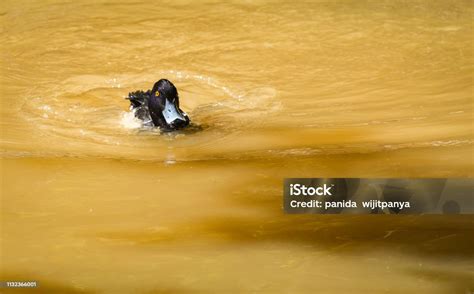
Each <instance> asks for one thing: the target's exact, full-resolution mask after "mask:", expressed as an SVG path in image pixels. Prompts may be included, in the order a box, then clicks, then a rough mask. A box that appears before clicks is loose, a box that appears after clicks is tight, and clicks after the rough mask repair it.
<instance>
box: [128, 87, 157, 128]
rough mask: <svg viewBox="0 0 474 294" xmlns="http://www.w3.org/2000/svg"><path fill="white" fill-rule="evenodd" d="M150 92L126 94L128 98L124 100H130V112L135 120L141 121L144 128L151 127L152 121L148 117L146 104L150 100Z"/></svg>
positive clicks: (148, 111) (148, 112)
mask: <svg viewBox="0 0 474 294" xmlns="http://www.w3.org/2000/svg"><path fill="white" fill-rule="evenodd" d="M150 94H151V92H150V90H148V91H146V92H144V91H135V92H131V93H128V97H127V98H125V99H128V100H130V110H132V111H133V113H134V115H135V117H136V118H138V119H140V120H142V121H143V125H145V126H153V121H152V119H151V116H150V110H149V108H148V102H149V100H150Z"/></svg>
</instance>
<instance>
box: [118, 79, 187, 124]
mask: <svg viewBox="0 0 474 294" xmlns="http://www.w3.org/2000/svg"><path fill="white" fill-rule="evenodd" d="M126 99H128V100H129V101H130V109H131V110H132V111H133V113H134V114H135V117H136V118H138V119H140V120H141V121H142V122H143V125H144V126H149V127H159V128H160V130H162V131H165V132H170V131H174V130H179V129H182V128H184V127H186V126H188V125H189V123H190V119H189V117H188V115H187V114H186V112H184V111H183V110H181V109H180V108H179V96H178V90H177V89H176V87H175V86H174V85H173V83H171V82H170V81H168V80H166V79H161V80H159V81H158V82H156V83H155V85H154V86H153V88H152V89H151V90H148V91H135V92H131V93H129V94H128V97H127V98H126Z"/></svg>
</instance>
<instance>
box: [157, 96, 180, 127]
mask: <svg viewBox="0 0 474 294" xmlns="http://www.w3.org/2000/svg"><path fill="white" fill-rule="evenodd" d="M165 101H166V102H165V109H164V110H163V111H162V113H163V116H164V117H165V120H166V123H167V124H169V125H171V124H173V123H176V122H177V121H184V122H185V121H186V118H184V116H183V114H182V113H181V111H180V110H179V109H178V107H177V106H176V105H175V103H172V102H169V101H168V99H165Z"/></svg>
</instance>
